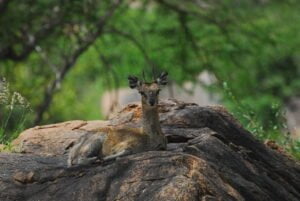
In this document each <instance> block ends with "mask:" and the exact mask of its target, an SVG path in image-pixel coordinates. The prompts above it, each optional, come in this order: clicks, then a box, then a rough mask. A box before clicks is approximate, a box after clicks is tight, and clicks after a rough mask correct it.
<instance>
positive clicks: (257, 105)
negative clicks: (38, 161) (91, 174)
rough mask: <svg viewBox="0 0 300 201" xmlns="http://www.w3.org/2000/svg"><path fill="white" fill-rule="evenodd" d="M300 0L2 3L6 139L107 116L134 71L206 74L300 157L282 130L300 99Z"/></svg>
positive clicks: (255, 129)
mask: <svg viewBox="0 0 300 201" xmlns="http://www.w3.org/2000/svg"><path fill="white" fill-rule="evenodd" d="M299 10H300V3H299V1H298V0H284V1H283V0H272V1H271V0H244V1H241V0H223V1H217V0H186V1H179V0H102V1H99V0H51V1H48V0H36V1H32V0H26V1H17V0H0V77H1V81H0V83H1V84H0V144H1V143H2V144H9V142H10V141H11V140H12V139H14V138H15V137H16V136H17V135H18V134H19V133H20V131H22V130H23V129H25V128H28V127H32V126H34V125H37V124H49V123H54V122H60V121H66V120H71V119H101V118H103V117H102V116H101V113H100V103H99V101H100V97H101V95H102V94H103V92H104V91H105V90H107V89H113V88H118V87H121V86H125V85H127V76H128V74H141V72H142V70H143V69H146V72H147V73H148V75H149V74H150V72H151V68H152V67H153V68H155V69H156V71H157V72H158V71H163V70H166V71H169V72H170V74H171V80H172V81H174V82H176V83H178V84H182V83H183V82H184V81H187V80H191V81H194V82H196V81H197V79H196V78H197V75H198V74H199V73H201V72H203V71H208V72H209V73H211V74H213V75H214V76H215V77H216V78H217V82H215V83H214V84H213V85H211V86H208V87H207V90H211V91H212V92H214V93H218V94H220V95H221V97H222V102H223V103H224V104H225V105H226V107H228V108H229V110H230V111H231V112H232V113H233V114H234V115H235V116H236V117H237V118H238V119H239V120H240V121H241V122H242V123H243V125H244V126H245V127H246V128H247V129H248V130H250V131H251V132H252V133H253V134H254V135H256V136H257V137H258V138H259V139H262V140H263V139H273V140H276V141H277V142H278V143H279V144H281V145H283V146H285V147H286V149H288V150H289V151H291V152H292V154H293V155H294V156H296V157H300V142H299V141H295V140H292V139H291V138H290V135H289V133H288V132H286V129H285V125H286V122H285V119H284V118H283V115H282V111H283V109H284V106H285V104H286V102H287V101H288V100H289V99H290V98H292V97H297V96H300V79H299V78H300V56H299V53H300V48H299V47H300V26H299V25H300V14H299Z"/></svg>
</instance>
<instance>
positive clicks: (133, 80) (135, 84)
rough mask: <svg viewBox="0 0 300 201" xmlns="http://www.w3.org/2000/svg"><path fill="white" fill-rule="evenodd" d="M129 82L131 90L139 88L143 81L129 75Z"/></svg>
mask: <svg viewBox="0 0 300 201" xmlns="http://www.w3.org/2000/svg"><path fill="white" fill-rule="evenodd" d="M128 81H129V87H130V88H131V89H134V88H137V87H138V86H140V85H141V81H139V79H138V78H137V77H135V76H132V75H129V76H128Z"/></svg>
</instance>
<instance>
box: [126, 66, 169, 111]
mask: <svg viewBox="0 0 300 201" xmlns="http://www.w3.org/2000/svg"><path fill="white" fill-rule="evenodd" d="M167 77H168V73H167V72H163V73H162V74H161V75H160V76H159V77H158V78H156V79H155V80H154V81H152V82H150V83H148V82H145V81H141V80H139V79H138V78H137V77H135V76H129V77H128V81H129V87H130V88H132V89H137V90H138V92H139V93H140V94H141V96H142V102H143V103H144V104H147V105H149V106H156V105H157V103H158V95H159V92H160V90H161V86H163V85H166V84H167V83H168V81H167Z"/></svg>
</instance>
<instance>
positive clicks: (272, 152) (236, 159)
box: [0, 100, 300, 201]
mask: <svg viewBox="0 0 300 201" xmlns="http://www.w3.org/2000/svg"><path fill="white" fill-rule="evenodd" d="M140 115H141V110H140V106H139V105H137V104H132V105H128V106H127V107H126V108H124V109H123V110H122V111H121V112H120V113H118V114H117V115H116V116H115V117H114V118H112V119H110V120H109V121H107V122H103V121H72V122H65V123H61V124H54V125H48V126H40V127H35V128H32V129H29V130H27V131H25V132H23V133H22V134H21V135H20V137H19V138H18V139H16V140H15V141H14V142H13V144H14V146H15V147H16V150H20V151H21V153H11V154H8V153H5V154H4V153H2V154H0V200H1V201H38V200H42V201H48V200H49V201H50V200H55V201H66V200H70V201H73V200H78V201H79V200H84V201H94V200H97V201H102V200H103V201H104V200H106V201H117V200H118V201H127V200H128V201H129V200H137V201H139V200H141V201H147V200H159V201H173V200H174V201H175V200H180V201H181V200H183V201H215V200H216V201H217V200H224V201H227V200H228V201H229V200H238V201H242V200H245V201H299V200H300V165H299V164H298V163H297V162H296V161H294V160H293V159H291V158H289V157H287V156H286V155H284V154H282V153H281V152H278V151H277V150H276V149H270V148H269V147H268V146H266V145H264V144H262V143H261V142H259V141H257V140H256V139H255V138H254V137H253V136H252V135H251V133H249V132H248V131H246V130H245V129H243V128H242V126H241V125H240V124H239V123H238V121H236V120H235V119H234V118H233V117H232V116H231V115H230V114H228V113H227V112H226V110H225V109H224V108H222V107H199V106H197V105H195V104H185V103H181V102H177V101H171V100H169V101H166V102H162V103H161V104H160V120H161V124H162V128H163V131H164V133H165V134H166V135H167V137H168V150H166V151H150V152H144V153H139V154H134V155H130V156H126V157H122V158H120V159H118V160H116V161H111V162H106V163H103V164H100V163H96V164H93V165H89V166H79V167H72V168H67V164H66V153H67V152H68V149H69V148H70V147H72V146H73V144H74V142H75V141H76V139H78V138H79V137H80V136H82V135H92V134H93V133H95V132H97V129H98V128H99V127H103V126H107V125H121V124H123V125H125V126H139V125H140Z"/></svg>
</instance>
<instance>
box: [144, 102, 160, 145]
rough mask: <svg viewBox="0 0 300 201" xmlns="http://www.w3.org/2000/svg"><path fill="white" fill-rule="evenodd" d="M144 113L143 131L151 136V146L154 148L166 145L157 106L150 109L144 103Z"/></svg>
mask: <svg viewBox="0 0 300 201" xmlns="http://www.w3.org/2000/svg"><path fill="white" fill-rule="evenodd" d="M142 111H143V118H142V123H143V131H144V133H145V134H147V135H148V136H149V138H150V142H151V144H152V145H153V146H159V145H161V144H164V143H165V142H164V140H165V137H164V135H163V133H162V130H161V127H160V122H159V115H158V109H157V106H155V107H150V106H149V105H146V104H144V103H142ZM162 142H163V143H162ZM163 146H164V145H163Z"/></svg>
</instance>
